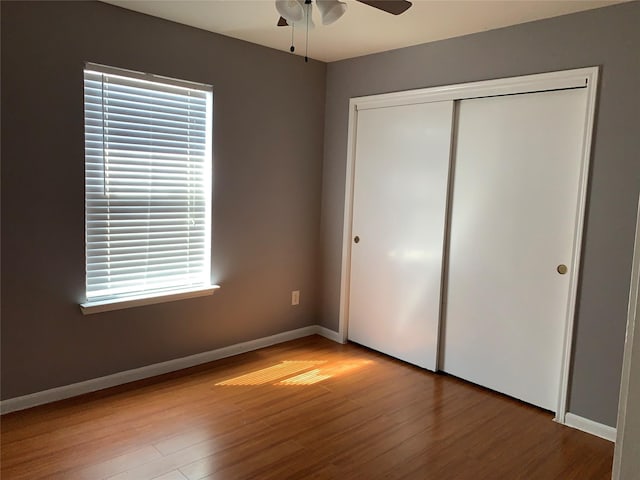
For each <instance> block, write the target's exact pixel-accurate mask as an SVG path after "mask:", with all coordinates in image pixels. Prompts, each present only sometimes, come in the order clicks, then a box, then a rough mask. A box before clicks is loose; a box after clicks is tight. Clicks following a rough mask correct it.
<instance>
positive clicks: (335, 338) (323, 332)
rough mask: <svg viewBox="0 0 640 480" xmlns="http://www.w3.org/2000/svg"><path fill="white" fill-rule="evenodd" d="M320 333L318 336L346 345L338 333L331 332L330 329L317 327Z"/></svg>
mask: <svg viewBox="0 0 640 480" xmlns="http://www.w3.org/2000/svg"><path fill="white" fill-rule="evenodd" d="M316 328H317V329H318V331H317V332H316V333H317V334H318V335H320V336H322V337H324V338H328V339H329V340H333V341H334V342H336V343H344V342H343V341H342V339H341V338H340V334H339V333H338V332H334V331H333V330H329V329H328V328H325V327H322V326H320V325H316Z"/></svg>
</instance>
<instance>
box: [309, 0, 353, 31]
mask: <svg viewBox="0 0 640 480" xmlns="http://www.w3.org/2000/svg"><path fill="white" fill-rule="evenodd" d="M316 5H317V6H318V10H320V16H321V17H322V24H323V25H331V24H332V23H333V22H335V21H336V20H338V19H339V18H340V17H342V15H344V12H346V11H347V4H346V3H344V2H341V1H339V0H316Z"/></svg>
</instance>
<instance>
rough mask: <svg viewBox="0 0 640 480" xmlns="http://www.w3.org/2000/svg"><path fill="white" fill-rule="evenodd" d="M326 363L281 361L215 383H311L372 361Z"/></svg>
mask: <svg viewBox="0 0 640 480" xmlns="http://www.w3.org/2000/svg"><path fill="white" fill-rule="evenodd" d="M326 363H327V361H326V360H310V361H302V360H300V361H295V360H292V361H283V362H280V363H278V364H277V365H273V366H271V367H267V368H262V369H260V370H256V371H255V372H251V373H246V374H244V375H240V376H237V377H234V378H230V379H228V380H224V381H222V382H218V383H216V384H215V385H216V386H248V385H266V384H268V383H271V384H272V385H283V386H287V385H290V386H291V385H313V384H314V383H319V382H322V381H324V380H327V379H329V378H332V377H336V376H339V375H342V374H344V373H347V372H350V371H351V370H354V369H357V368H360V367H362V366H364V365H367V364H369V363H373V362H372V361H371V360H357V361H353V360H352V361H349V362H335V363H333V364H332V365H325V364H326Z"/></svg>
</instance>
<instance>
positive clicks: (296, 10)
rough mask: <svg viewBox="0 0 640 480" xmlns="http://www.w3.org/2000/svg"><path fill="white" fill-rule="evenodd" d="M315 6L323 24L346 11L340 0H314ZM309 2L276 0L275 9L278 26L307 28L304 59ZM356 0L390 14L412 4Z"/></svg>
mask: <svg viewBox="0 0 640 480" xmlns="http://www.w3.org/2000/svg"><path fill="white" fill-rule="evenodd" d="M315 1H316V6H317V7H318V10H319V11H320V17H321V18H322V24H323V25H329V24H331V23H333V22H335V21H336V20H338V19H339V18H340V17H342V15H344V12H346V11H347V4H346V3H345V2H341V1H340V0H315ZM311 2H312V0H276V10H278V13H279V14H280V19H279V20H278V24H277V25H278V26H279V27H286V26H288V25H291V26H292V27H293V28H295V27H296V26H297V25H302V26H305V25H306V28H307V43H306V48H307V52H305V56H304V61H305V62H307V61H309V58H308V56H307V53H308V49H309V28H313V27H314V25H313V20H312V18H311ZM356 2H360V3H364V4H365V5H369V6H370V7H374V8H377V9H378V10H382V11H383V12H386V13H390V14H392V15H400V14H401V13H403V12H405V11H406V10H408V9H409V7H410V6H411V5H412V4H411V2H409V1H407V0H356ZM289 50H290V51H291V53H293V52H294V51H295V47H294V46H293V30H292V32H291V47H290V48H289Z"/></svg>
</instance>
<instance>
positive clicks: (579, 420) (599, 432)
mask: <svg viewBox="0 0 640 480" xmlns="http://www.w3.org/2000/svg"><path fill="white" fill-rule="evenodd" d="M564 425H566V426H568V427H571V428H575V429H577V430H582V431H583V432H587V433H590V434H591V435H595V436H597V437H600V438H604V439H605V440H609V441H610V442H615V441H616V429H615V428H614V427H610V426H609V425H604V424H602V423H598V422H594V421H593V420H589V419H588V418H584V417H580V416H579V415H575V414H573V413H567V414H566V415H565V416H564Z"/></svg>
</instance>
